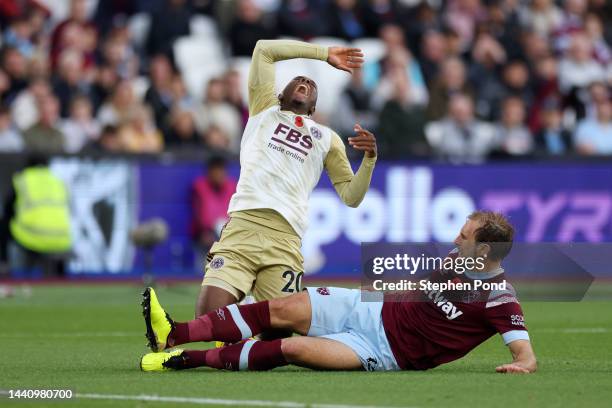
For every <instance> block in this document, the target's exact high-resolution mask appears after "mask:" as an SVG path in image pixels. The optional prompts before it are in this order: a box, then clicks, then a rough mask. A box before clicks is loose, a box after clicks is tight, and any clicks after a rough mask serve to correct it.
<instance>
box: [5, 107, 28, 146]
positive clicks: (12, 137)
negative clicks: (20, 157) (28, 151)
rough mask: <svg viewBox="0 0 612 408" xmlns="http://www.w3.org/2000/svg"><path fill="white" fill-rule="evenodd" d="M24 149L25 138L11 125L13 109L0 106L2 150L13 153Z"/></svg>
mask: <svg viewBox="0 0 612 408" xmlns="http://www.w3.org/2000/svg"><path fill="white" fill-rule="evenodd" d="M21 150H23V140H21V136H20V135H19V133H17V132H16V131H15V129H13V127H12V126H11V111H10V110H9V109H8V108H7V107H6V106H0V152H2V153H11V152H20V151H21Z"/></svg>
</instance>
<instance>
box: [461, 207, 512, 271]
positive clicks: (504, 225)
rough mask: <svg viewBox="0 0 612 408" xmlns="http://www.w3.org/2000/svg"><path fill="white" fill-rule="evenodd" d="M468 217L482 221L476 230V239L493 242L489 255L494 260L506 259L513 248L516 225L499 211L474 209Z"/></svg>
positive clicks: (479, 241) (480, 241) (477, 240)
mask: <svg viewBox="0 0 612 408" xmlns="http://www.w3.org/2000/svg"><path fill="white" fill-rule="evenodd" d="M468 219H470V220H473V221H478V222H480V224H481V225H480V227H478V228H477V229H476V231H474V240H475V241H476V242H478V243H491V244H492V245H491V252H490V253H489V257H490V258H491V259H492V260H494V261H499V260H502V259H504V258H505V257H506V256H507V255H508V254H509V253H510V250H511V249H512V241H513V240H514V227H513V226H512V224H510V221H509V220H508V218H507V217H506V216H505V215H504V214H502V213H499V212H493V211H485V210H481V211H474V212H473V213H471V214H470V215H469V216H468Z"/></svg>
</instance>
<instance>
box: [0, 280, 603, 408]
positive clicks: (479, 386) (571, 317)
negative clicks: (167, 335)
mask: <svg viewBox="0 0 612 408" xmlns="http://www.w3.org/2000/svg"><path fill="white" fill-rule="evenodd" d="M31 291H32V293H31V295H30V296H29V297H28V296H24V295H23V294H22V290H21V289H20V287H17V288H16V295H15V296H13V297H10V298H4V299H0V344H1V345H2V352H1V353H0V356H1V358H0V389H2V390H8V389H60V388H69V389H72V390H74V391H75V392H76V393H80V394H85V393H91V394H113V395H129V396H135V395H143V394H144V395H158V396H170V397H197V398H219V399H227V400H261V401H291V402H296V403H305V404H344V405H374V406H404V407H405V406H410V407H430V406H432V407H443V406H450V407H465V406H471V407H473V406H483V405H484V404H485V403H486V404H487V405H491V404H499V405H504V406H521V407H526V406H534V407H535V406H537V407H548V406H551V407H552V406H589V407H597V406H601V407H603V406H606V407H608V406H610V401H612V302H610V301H601V300H599V301H582V302H577V303H547V302H539V303H525V304H523V308H524V310H525V316H526V320H527V324H528V326H529V329H530V334H531V337H532V342H533V344H534V348H535V351H536V354H537V356H538V360H539V371H538V372H537V373H536V374H534V375H515V376H512V375H501V374H496V373H495V372H494V369H495V366H496V365H498V364H500V363H504V362H508V361H510V355H509V353H508V350H507V349H506V347H505V346H503V343H502V342H501V339H500V338H499V336H495V337H493V338H492V339H490V340H489V341H488V342H486V343H485V344H483V345H481V346H480V347H479V348H477V349H476V350H474V351H473V352H472V353H470V354H469V355H468V356H467V357H465V358H463V359H461V360H459V361H456V362H453V363H451V364H447V365H444V366H441V367H438V368H435V369H433V370H430V371H426V372H392V373H366V372H314V371H310V370H306V369H301V368H297V367H286V368H280V369H276V370H274V371H271V372H250V373H249V372H239V373H235V372H225V371H220V372H219V371H213V370H209V369H198V370H193V371H183V372H166V373H142V372H140V370H139V368H138V362H139V358H140V356H141V355H142V354H143V353H145V352H146V351H147V349H146V347H145V343H146V340H145V337H144V322H143V320H142V317H141V314H140V304H139V303H140V292H141V288H140V287H137V286H134V285H98V286H93V285H67V286H34V287H33V288H32V289H31ZM197 291H198V285H197V284H189V285H176V286H170V287H161V288H160V289H158V295H159V296H160V299H161V301H162V304H163V305H164V306H165V307H166V309H167V310H168V311H169V312H170V314H171V315H172V316H173V317H174V318H175V319H176V320H184V319H189V318H190V317H191V316H192V314H193V304H194V299H195V296H196V293H197ZM599 291H600V292H601V289H599ZM607 291H608V290H604V292H607ZM609 298H610V297H608V299H609ZM203 347H207V345H204V344H194V345H193V346H192V347H191V348H203ZM6 398H7V397H6V396H0V405H2V406H11V405H12V406H16V407H30V406H31V407H42V406H51V407H59V406H73V407H77V406H79V407H80V406H86V407H111V406H112V407H113V408H118V407H127V406H130V407H132V406H139V407H158V406H176V405H177V403H162V402H150V401H146V402H145V401H124V400H118V401H117V400H105V399H102V400H91V399H79V398H76V399H73V400H69V401H63V402H58V401H41V400H38V401H23V400H21V401H14V400H8V399H6ZM181 405H183V406H189V405H190V404H181ZM237 405H240V404H237ZM207 406H211V405H207Z"/></svg>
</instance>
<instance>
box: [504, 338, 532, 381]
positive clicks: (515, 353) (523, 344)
mask: <svg viewBox="0 0 612 408" xmlns="http://www.w3.org/2000/svg"><path fill="white" fill-rule="evenodd" d="M508 348H509V349H510V353H512V363H510V364H503V365H501V366H499V367H497V368H496V369H495V371H497V372H498V373H510V374H529V373H533V372H534V371H535V370H536V369H537V368H538V364H537V361H536V357H535V353H534V352H533V348H531V342H530V341H529V340H515V341H513V342H512V343H510V344H508Z"/></svg>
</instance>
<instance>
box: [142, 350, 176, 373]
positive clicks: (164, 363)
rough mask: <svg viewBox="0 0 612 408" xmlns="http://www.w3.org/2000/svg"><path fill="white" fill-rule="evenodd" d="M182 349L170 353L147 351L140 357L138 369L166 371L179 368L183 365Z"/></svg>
mask: <svg viewBox="0 0 612 408" xmlns="http://www.w3.org/2000/svg"><path fill="white" fill-rule="evenodd" d="M182 354H183V350H181V349H178V350H174V351H171V352H170V353H166V352H161V353H148V354H145V355H144V356H142V358H141V359H140V369H141V370H142V371H168V370H180V369H183V368H186V367H185V366H184V363H185V357H184V356H182Z"/></svg>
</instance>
